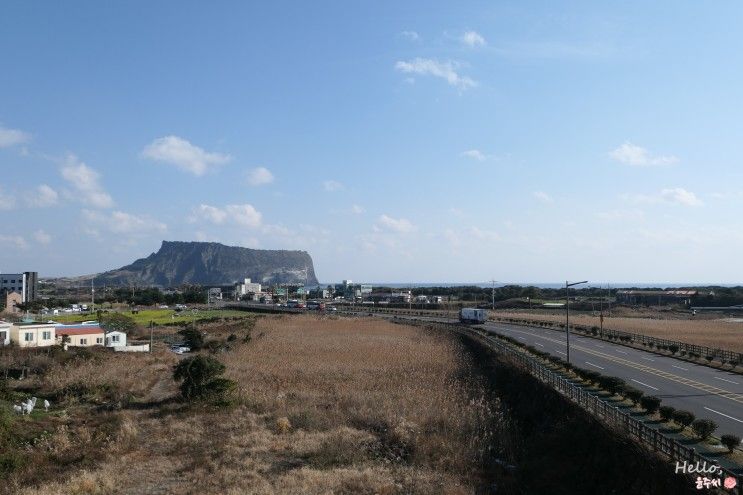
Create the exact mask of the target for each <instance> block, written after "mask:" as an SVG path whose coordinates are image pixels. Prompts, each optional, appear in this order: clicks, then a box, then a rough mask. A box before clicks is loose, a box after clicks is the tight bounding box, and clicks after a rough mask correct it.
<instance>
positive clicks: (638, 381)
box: [631, 378, 658, 390]
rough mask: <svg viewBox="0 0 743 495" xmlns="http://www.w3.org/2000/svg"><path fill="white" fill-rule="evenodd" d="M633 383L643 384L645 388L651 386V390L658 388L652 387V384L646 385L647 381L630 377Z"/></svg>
mask: <svg viewBox="0 0 743 495" xmlns="http://www.w3.org/2000/svg"><path fill="white" fill-rule="evenodd" d="M631 380H632V381H633V382H635V383H639V384H640V385H645V386H646V387H647V388H652V389H653V390H658V389H657V388H655V387H653V386H652V385H648V384H647V383H643V382H641V381H640V380H635V379H634V378H632V379H631Z"/></svg>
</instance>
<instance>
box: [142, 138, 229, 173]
mask: <svg viewBox="0 0 743 495" xmlns="http://www.w3.org/2000/svg"><path fill="white" fill-rule="evenodd" d="M142 156H143V157H144V158H147V159H149V160H153V161H156V162H163V163H169V164H171V165H175V166H176V167H178V168H179V169H181V170H183V171H186V172H189V173H191V174H193V175H195V176H197V177H198V176H201V175H204V174H205V173H207V172H209V171H211V170H214V169H215V168H217V167H219V166H220V165H224V164H225V163H228V162H229V161H230V160H231V157H230V155H227V154H224V153H215V152H208V151H204V150H203V149H202V148H200V147H198V146H195V145H193V144H191V143H190V142H188V141H187V140H185V139H183V138H180V137H178V136H165V137H161V138H158V139H155V140H154V141H152V142H151V143H150V144H148V145H147V146H146V147H145V148H144V149H143V150H142Z"/></svg>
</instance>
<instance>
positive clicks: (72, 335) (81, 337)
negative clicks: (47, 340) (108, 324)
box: [56, 324, 105, 348]
mask: <svg viewBox="0 0 743 495" xmlns="http://www.w3.org/2000/svg"><path fill="white" fill-rule="evenodd" d="M56 332H57V343H58V344H61V345H63V346H65V348H67V347H90V346H94V345H101V346H102V345H104V338H105V335H104V334H103V329H102V328H101V327H100V325H98V324H94V325H92V324H79V325H59V324H58V325H57V327H56Z"/></svg>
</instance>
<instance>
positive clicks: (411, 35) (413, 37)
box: [400, 31, 421, 41]
mask: <svg viewBox="0 0 743 495" xmlns="http://www.w3.org/2000/svg"><path fill="white" fill-rule="evenodd" d="M400 36H402V37H403V38H407V39H409V40H410V41H418V40H420V39H421V37H420V35H419V34H418V33H417V32H416V31H403V32H401V33H400Z"/></svg>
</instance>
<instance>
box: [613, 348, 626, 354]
mask: <svg viewBox="0 0 743 495" xmlns="http://www.w3.org/2000/svg"><path fill="white" fill-rule="evenodd" d="M614 350H615V351H617V352H621V353H622V354H627V353H626V352H624V351H620V350H619V349H614Z"/></svg>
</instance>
